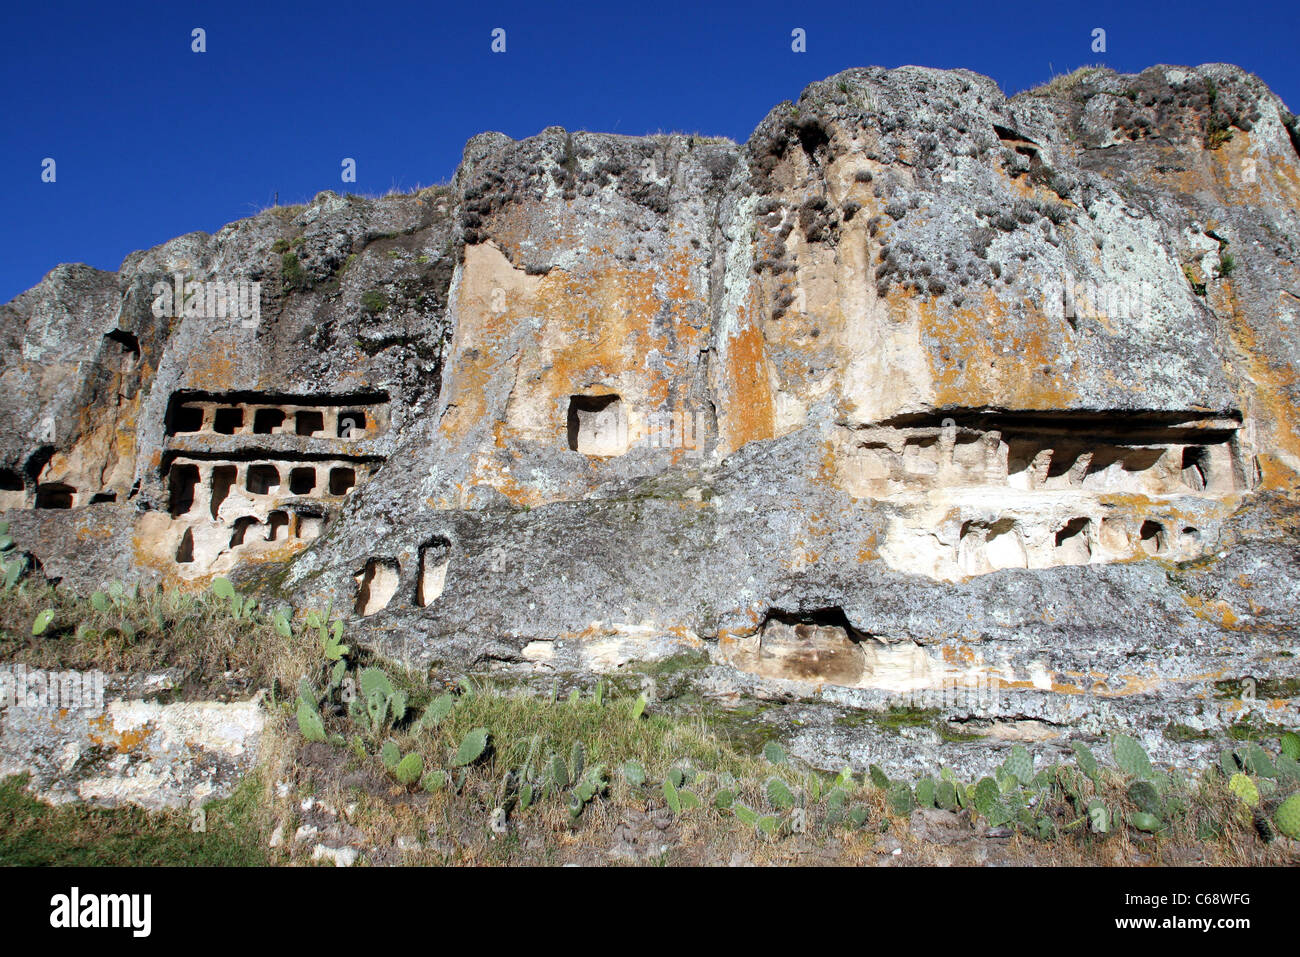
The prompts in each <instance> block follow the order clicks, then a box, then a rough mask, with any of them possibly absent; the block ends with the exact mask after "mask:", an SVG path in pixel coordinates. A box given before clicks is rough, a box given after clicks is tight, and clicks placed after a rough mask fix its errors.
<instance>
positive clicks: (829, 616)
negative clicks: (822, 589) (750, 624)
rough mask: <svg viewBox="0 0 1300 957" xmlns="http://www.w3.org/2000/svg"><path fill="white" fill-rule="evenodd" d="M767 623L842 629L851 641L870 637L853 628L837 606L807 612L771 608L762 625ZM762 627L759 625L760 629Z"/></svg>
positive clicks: (846, 616) (847, 617)
mask: <svg viewBox="0 0 1300 957" xmlns="http://www.w3.org/2000/svg"><path fill="white" fill-rule="evenodd" d="M769 621H779V622H781V624H783V625H816V626H818V627H820V628H842V629H843V630H844V633H845V634H846V635H848V636H849V638H850V639H851V640H853V641H865V640H867V639H868V638H870V637H871V635H869V634H867V633H866V632H865V631H859V630H858V629H857V628H854V627H853V625H852V623H851V622H850V621H849V616H848V615H846V614H844V609H843V608H841V607H839V606H838V605H832V606H830V607H827V608H813V609H810V610H808V611H783V610H781V609H780V608H772V609H770V610H769V611H768V613H767V614H766V615H764V616H763V625H766V624H767V623H768V622H769ZM763 625H760V626H759V628H760V629H761V628H762V627H763Z"/></svg>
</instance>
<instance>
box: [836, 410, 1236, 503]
mask: <svg viewBox="0 0 1300 957" xmlns="http://www.w3.org/2000/svg"><path fill="white" fill-rule="evenodd" d="M1240 424H1241V423H1240V419H1239V418H1237V417H1233V416H1228V417H1223V418H1216V419H1204V418H1200V419H1190V418H1188V419H1184V420H1181V421H1180V420H1177V419H1173V418H1171V417H1168V416H1164V415H1159V416H1157V415H1151V414H1135V413H1113V414H1111V415H1109V416H1100V415H1094V416H1083V415H1071V414H1060V415H1045V414H1038V415H1021V416H997V415H983V416H977V415H970V416H966V417H964V418H958V417H948V418H945V419H940V420H938V421H935V420H934V419H933V417H930V418H929V419H928V420H919V421H908V420H904V421H902V422H900V423H899V424H897V425H887V426H872V427H867V428H861V429H842V430H840V456H839V474H840V480H841V484H842V485H843V487H844V488H845V489H846V490H847V491H848V492H850V493H851V494H853V495H855V496H857V497H860V498H892V497H896V496H908V495H911V494H914V493H918V492H919V493H925V492H929V491H935V490H948V489H963V488H967V489H974V488H981V487H983V488H998V489H1009V490H1015V491H1018V492H1025V493H1034V492H1063V491H1082V492H1091V493H1096V494H1098V495H1115V494H1120V495H1125V494H1127V495H1141V496H1153V497H1161V496H1178V495H1194V496H1203V497H1222V496H1227V495H1230V494H1232V493H1234V492H1237V491H1242V490H1245V489H1246V488H1248V487H1249V484H1250V477H1251V476H1252V475H1253V469H1252V468H1248V467H1245V465H1244V464H1243V462H1242V461H1241V459H1242V456H1241V454H1240V451H1239V449H1238V445H1237V433H1238V429H1239V427H1240Z"/></svg>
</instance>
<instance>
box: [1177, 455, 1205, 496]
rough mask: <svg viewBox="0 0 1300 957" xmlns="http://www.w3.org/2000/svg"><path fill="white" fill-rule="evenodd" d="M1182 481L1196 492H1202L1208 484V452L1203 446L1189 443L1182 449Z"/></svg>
mask: <svg viewBox="0 0 1300 957" xmlns="http://www.w3.org/2000/svg"><path fill="white" fill-rule="evenodd" d="M1183 481H1184V482H1185V483H1186V484H1187V487H1188V488H1190V489H1192V490H1193V491H1196V492H1203V491H1205V488H1206V486H1207V485H1209V484H1210V453H1209V452H1208V451H1207V450H1206V449H1205V447H1204V446H1200V445H1189V446H1188V447H1187V448H1185V449H1183Z"/></svg>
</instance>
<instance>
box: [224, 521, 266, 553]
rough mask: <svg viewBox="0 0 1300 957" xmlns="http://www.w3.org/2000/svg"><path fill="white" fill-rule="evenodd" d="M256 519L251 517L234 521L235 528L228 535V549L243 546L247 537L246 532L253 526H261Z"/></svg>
mask: <svg viewBox="0 0 1300 957" xmlns="http://www.w3.org/2000/svg"><path fill="white" fill-rule="evenodd" d="M261 524H262V523H261V522H259V521H258V520H257V519H255V518H252V517H251V516H247V515H246V516H244V517H243V518H237V519H235V526H234V528H233V529H232V530H231V533H230V547H231V548H236V547H238V546H240V545H242V544H244V539H246V538H247V537H248V530H249V529H250V528H252V527H253V526H255V525H261Z"/></svg>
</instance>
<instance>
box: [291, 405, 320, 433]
mask: <svg viewBox="0 0 1300 957" xmlns="http://www.w3.org/2000/svg"><path fill="white" fill-rule="evenodd" d="M294 429H295V430H296V431H297V433H298V434H299V435H315V434H316V433H317V432H324V431H325V415H324V413H321V412H316V411H313V410H311V409H300V410H298V414H297V415H295V416H294Z"/></svg>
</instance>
